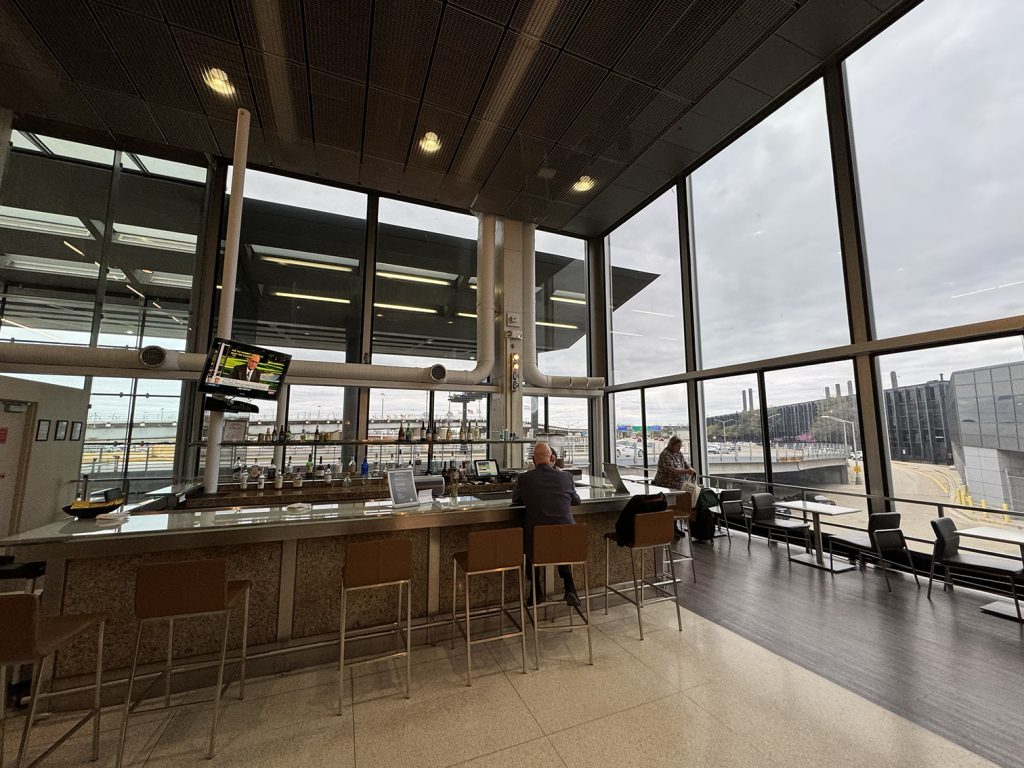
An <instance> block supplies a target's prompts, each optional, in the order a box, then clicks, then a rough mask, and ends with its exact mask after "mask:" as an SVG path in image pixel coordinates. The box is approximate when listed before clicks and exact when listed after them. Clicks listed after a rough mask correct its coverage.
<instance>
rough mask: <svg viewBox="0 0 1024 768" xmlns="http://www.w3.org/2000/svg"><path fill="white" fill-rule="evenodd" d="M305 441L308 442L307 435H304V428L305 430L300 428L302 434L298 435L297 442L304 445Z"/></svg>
mask: <svg viewBox="0 0 1024 768" xmlns="http://www.w3.org/2000/svg"><path fill="white" fill-rule="evenodd" d="M307 440H309V435H307V434H306V428H305V427H303V428H302V434H301V435H299V442H302V443H304V442H306V441H307Z"/></svg>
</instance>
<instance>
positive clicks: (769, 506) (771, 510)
mask: <svg viewBox="0 0 1024 768" xmlns="http://www.w3.org/2000/svg"><path fill="white" fill-rule="evenodd" d="M755 525H756V526H759V527H761V528H767V529H768V543H769V544H771V541H772V531H781V532H782V534H783V536H785V538H786V556H787V557H789V535H790V534H791V533H797V532H798V531H799V532H800V533H802V534H803V536H804V546H805V547H806V548H809V547H810V540H809V536H810V530H811V526H810V524H808V523H806V522H803V521H802V520H793V519H791V518H788V517H776V516H775V497H774V496H773V495H772V494H770V493H755V494H753V495H752V496H751V497H750V517H749V518H747V549H748V550H749V549H750V540H751V538H752V536H753V533H754V526H755Z"/></svg>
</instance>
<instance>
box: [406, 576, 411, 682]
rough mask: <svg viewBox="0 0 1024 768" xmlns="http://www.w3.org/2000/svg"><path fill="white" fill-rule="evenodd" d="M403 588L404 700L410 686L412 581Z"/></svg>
mask: <svg viewBox="0 0 1024 768" xmlns="http://www.w3.org/2000/svg"><path fill="white" fill-rule="evenodd" d="M405 584H406V587H405V591H406V595H405V596H406V600H405V698H407V699H408V698H409V696H410V692H409V688H410V685H411V684H412V581H407V582H406V583H405Z"/></svg>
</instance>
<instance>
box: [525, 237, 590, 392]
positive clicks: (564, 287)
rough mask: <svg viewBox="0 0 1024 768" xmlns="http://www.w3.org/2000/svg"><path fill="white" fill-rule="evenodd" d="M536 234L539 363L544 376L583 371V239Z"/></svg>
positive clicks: (585, 300)
mask: <svg viewBox="0 0 1024 768" xmlns="http://www.w3.org/2000/svg"><path fill="white" fill-rule="evenodd" d="M536 234H537V239H536V255H537V265H536V278H537V286H536V287H537V292H536V296H537V308H536V311H537V366H538V367H539V368H540V370H541V371H542V372H543V373H546V374H548V375H553V376H586V375H587V370H588V368H587V260H586V256H587V248H586V242H585V241H583V240H580V239H579V238H576V237H565V236H564V235H554V234H551V233H550V232H537V233H536Z"/></svg>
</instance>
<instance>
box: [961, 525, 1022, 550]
mask: <svg viewBox="0 0 1024 768" xmlns="http://www.w3.org/2000/svg"><path fill="white" fill-rule="evenodd" d="M957 533H959V534H960V535H961V536H970V537H972V538H975V539H987V540H988V541H1002V542H1004V543H1006V544H1021V545H1024V531H1022V530H1020V529H1018V528H996V527H994V526H991V525H979V526H976V527H974V528H963V529H961V530H958V531H957Z"/></svg>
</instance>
